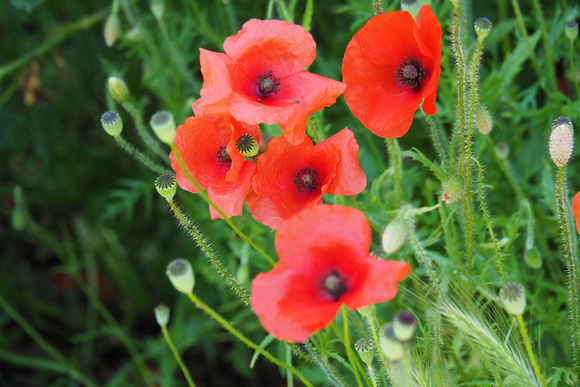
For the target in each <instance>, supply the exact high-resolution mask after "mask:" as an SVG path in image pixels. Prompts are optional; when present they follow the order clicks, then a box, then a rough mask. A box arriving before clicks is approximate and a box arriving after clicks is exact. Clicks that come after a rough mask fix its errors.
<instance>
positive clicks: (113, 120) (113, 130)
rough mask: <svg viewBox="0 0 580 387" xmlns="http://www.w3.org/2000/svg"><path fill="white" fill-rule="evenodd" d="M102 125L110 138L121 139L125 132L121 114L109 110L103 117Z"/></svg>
mask: <svg viewBox="0 0 580 387" xmlns="http://www.w3.org/2000/svg"><path fill="white" fill-rule="evenodd" d="M101 125H102V126H103V129H105V132H107V133H108V134H109V135H110V136H113V137H119V136H120V135H121V132H122V131H123V121H122V120H121V117H120V116H119V113H117V112H115V111H113V110H109V111H107V112H104V113H103V115H102V116H101Z"/></svg>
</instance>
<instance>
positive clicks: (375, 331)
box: [368, 307, 393, 382]
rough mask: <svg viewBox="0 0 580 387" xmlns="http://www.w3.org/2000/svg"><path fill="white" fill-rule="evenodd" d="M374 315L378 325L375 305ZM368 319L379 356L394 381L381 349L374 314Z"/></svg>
mask: <svg viewBox="0 0 580 387" xmlns="http://www.w3.org/2000/svg"><path fill="white" fill-rule="evenodd" d="M373 315H374V319H376V320H377V325H378V321H379V320H378V319H377V316H376V314H375V308H374V307H373ZM368 320H369V325H370V326H371V333H372V334H373V340H374V341H375V345H376V346H377V351H378V352H379V357H380V358H381V362H382V363H383V367H385V371H387V375H388V377H389V379H390V380H391V382H393V377H392V376H391V372H390V371H389V366H388V365H387V360H386V359H385V355H383V350H382V349H381V341H380V340H379V337H378V335H377V330H376V328H375V323H374V320H373V316H369V317H368Z"/></svg>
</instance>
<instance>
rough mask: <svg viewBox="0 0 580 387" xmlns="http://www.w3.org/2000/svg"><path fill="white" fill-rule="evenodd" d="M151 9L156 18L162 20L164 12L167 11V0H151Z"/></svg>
mask: <svg viewBox="0 0 580 387" xmlns="http://www.w3.org/2000/svg"><path fill="white" fill-rule="evenodd" d="M149 9H151V13H152V14H153V16H155V19H157V20H161V19H162V18H163V14H164V13H165V1H163V0H151V3H150V4H149Z"/></svg>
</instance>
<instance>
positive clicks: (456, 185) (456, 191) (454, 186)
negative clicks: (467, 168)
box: [441, 177, 465, 204]
mask: <svg viewBox="0 0 580 387" xmlns="http://www.w3.org/2000/svg"><path fill="white" fill-rule="evenodd" d="M464 188H465V186H464V184H463V179H462V178H460V177H452V178H451V179H449V180H447V181H446V182H445V183H443V185H442V187H441V190H442V194H441V199H442V200H443V201H444V202H446V203H447V204H453V203H455V202H457V201H459V200H461V198H462V197H463V190H464Z"/></svg>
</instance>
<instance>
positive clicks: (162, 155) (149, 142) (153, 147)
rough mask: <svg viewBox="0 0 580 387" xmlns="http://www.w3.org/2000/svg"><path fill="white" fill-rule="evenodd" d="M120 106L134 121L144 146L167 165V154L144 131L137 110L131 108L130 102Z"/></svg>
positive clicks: (133, 107)
mask: <svg viewBox="0 0 580 387" xmlns="http://www.w3.org/2000/svg"><path fill="white" fill-rule="evenodd" d="M121 105H122V106H123V108H125V110H126V111H127V112H128V113H129V114H130V115H131V117H133V121H135V127H136V128H137V132H139V135H140V136H141V138H142V139H143V141H145V144H147V146H148V147H149V148H150V149H151V150H152V151H153V152H155V153H156V154H157V156H159V157H160V158H161V160H164V161H165V163H167V164H169V154H168V153H167V152H164V151H163V150H162V149H161V147H160V146H159V143H158V142H157V141H155V140H154V139H153V137H152V136H151V134H149V132H148V131H147V129H145V125H143V120H142V119H141V115H140V114H139V112H138V111H137V108H135V106H133V105H132V104H131V102H125V103H122V104H121Z"/></svg>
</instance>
